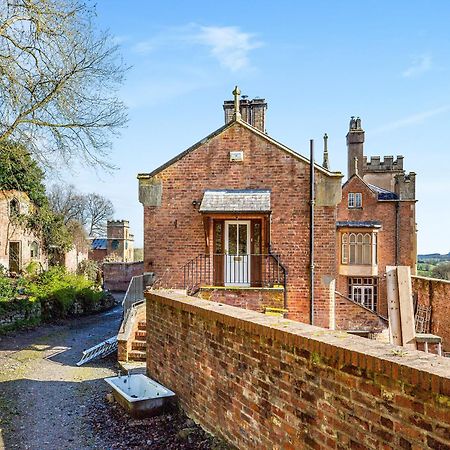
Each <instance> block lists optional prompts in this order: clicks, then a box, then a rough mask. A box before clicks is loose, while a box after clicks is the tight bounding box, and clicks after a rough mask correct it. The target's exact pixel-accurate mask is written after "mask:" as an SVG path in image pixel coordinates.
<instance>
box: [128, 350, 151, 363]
mask: <svg viewBox="0 0 450 450" xmlns="http://www.w3.org/2000/svg"><path fill="white" fill-rule="evenodd" d="M146 355H147V353H146V352H144V351H142V350H132V351H131V352H130V353H129V354H128V361H145V360H146Z"/></svg>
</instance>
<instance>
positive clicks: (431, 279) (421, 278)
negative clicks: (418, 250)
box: [411, 275, 450, 284]
mask: <svg viewBox="0 0 450 450" xmlns="http://www.w3.org/2000/svg"><path fill="white" fill-rule="evenodd" d="M411 278H417V279H418V280H425V281H433V282H435V281H437V282H438V283H444V284H450V280H443V279H442V278H431V277H423V276H421V275H411Z"/></svg>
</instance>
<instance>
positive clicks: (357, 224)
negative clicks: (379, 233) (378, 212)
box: [336, 220, 381, 228]
mask: <svg viewBox="0 0 450 450" xmlns="http://www.w3.org/2000/svg"><path fill="white" fill-rule="evenodd" d="M336 227H337V228H344V227H345V228H381V222H380V221H379V220H339V221H337V222H336Z"/></svg>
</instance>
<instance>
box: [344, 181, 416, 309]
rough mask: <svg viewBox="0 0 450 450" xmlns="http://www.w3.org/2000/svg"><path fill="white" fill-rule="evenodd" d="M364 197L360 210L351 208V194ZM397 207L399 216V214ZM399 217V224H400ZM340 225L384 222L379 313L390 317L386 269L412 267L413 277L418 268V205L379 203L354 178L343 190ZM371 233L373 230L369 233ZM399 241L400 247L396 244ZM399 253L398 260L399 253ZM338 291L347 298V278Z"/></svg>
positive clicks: (380, 238) (380, 245)
mask: <svg viewBox="0 0 450 450" xmlns="http://www.w3.org/2000/svg"><path fill="white" fill-rule="evenodd" d="M349 192H360V193H361V194H362V207H361V208H348V200H347V199H348V193H349ZM397 207H398V213H397ZM397 214H398V217H399V220H398V221H397ZM337 220H338V221H373V220H377V221H380V222H381V229H380V231H379V232H378V245H377V253H378V257H377V260H378V289H379V291H378V297H379V302H378V312H380V313H381V314H382V315H384V316H387V303H386V295H387V293H386V277H385V274H386V266H396V265H400V266H410V267H411V269H412V273H414V271H415V268H416V231H415V230H416V224H415V201H414V200H410V201H392V200H391V201H380V200H378V197H377V194H376V193H374V192H373V191H371V190H370V189H369V188H368V186H367V185H366V184H365V183H364V182H363V181H362V180H361V179H360V178H359V177H353V178H352V179H351V180H349V182H348V183H347V184H345V185H344V186H343V188H342V201H341V203H340V204H339V206H338V211H337ZM369 231H370V230H369ZM397 239H398V241H399V242H398V244H397ZM337 240H338V243H337V248H338V262H339V261H340V260H341V248H340V247H341V245H340V244H341V243H340V233H339V232H338V234H337ZM396 249H398V256H397V258H396V252H397V250H396ZM336 286H337V290H338V291H339V292H341V293H342V294H345V295H347V294H348V286H347V277H346V276H343V275H339V276H338V278H337V283H336Z"/></svg>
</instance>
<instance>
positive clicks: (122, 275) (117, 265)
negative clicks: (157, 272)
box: [102, 261, 144, 292]
mask: <svg viewBox="0 0 450 450" xmlns="http://www.w3.org/2000/svg"><path fill="white" fill-rule="evenodd" d="M102 267H103V287H104V288H105V289H108V290H110V291H117V292H125V291H126V290H127V288H128V285H129V284H130V280H131V279H132V278H133V277H134V276H136V275H142V274H143V273H144V263H143V262H142V261H137V262H128V263H124V262H107V263H103V265H102Z"/></svg>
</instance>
